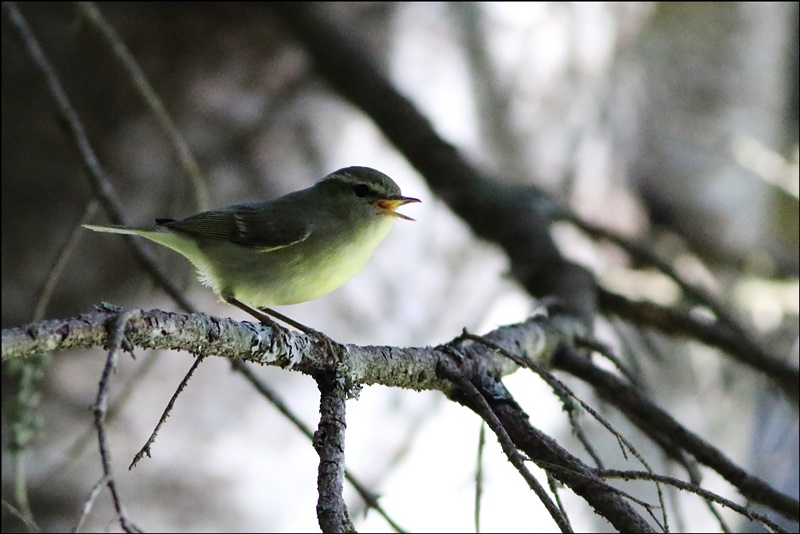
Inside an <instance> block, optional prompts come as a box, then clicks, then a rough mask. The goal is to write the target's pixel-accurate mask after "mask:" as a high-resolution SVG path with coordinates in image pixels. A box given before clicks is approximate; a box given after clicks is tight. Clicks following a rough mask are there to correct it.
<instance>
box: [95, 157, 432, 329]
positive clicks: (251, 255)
mask: <svg viewBox="0 0 800 534" xmlns="http://www.w3.org/2000/svg"><path fill="white" fill-rule="evenodd" d="M414 202H420V200H419V199H417V198H413V197H405V196H403V195H402V194H401V191H400V187H398V185H397V184H396V183H395V182H394V180H392V179H391V178H390V177H389V176H387V175H385V174H384V173H382V172H380V171H378V170H376V169H372V168H370V167H359V166H353V167H346V168H342V169H339V170H337V171H335V172H332V173H330V174H328V175H327V176H325V177H323V178H322V179H320V180H319V181H317V182H316V183H315V184H314V185H313V186H311V187H308V188H306V189H302V190H299V191H294V192H292V193H289V194H287V195H284V196H281V197H278V198H273V199H267V200H262V201H259V202H252V203H246V204H236V205H233V206H228V207H224V208H219V209H214V210H210V211H204V212H202V213H197V214H195V215H190V216H188V217H185V218H183V219H156V220H155V225H154V226H151V227H133V226H101V225H93V224H85V225H83V226H84V227H85V228H87V229H89V230H93V231H96V232H107V233H114V234H129V235H136V236H140V237H143V238H145V239H148V240H150V241H153V242H155V243H158V244H159V245H163V246H165V247H168V248H170V249H172V250H174V251H176V252H178V253H179V254H181V255H183V256H184V257H186V258H187V259H188V260H189V261H190V262H191V263H192V264H193V265H194V267H195V268H196V269H197V274H198V279H199V280H200V282H201V283H202V284H203V285H205V286H207V287H209V288H210V289H211V290H212V291H213V292H214V293H215V294H217V296H218V297H219V298H220V299H221V300H223V301H225V302H227V303H229V304H232V305H234V306H236V307H238V308H240V309H242V310H244V311H246V312H248V313H250V314H251V315H254V316H255V317H257V318H259V319H260V320H261V321H262V322H264V319H265V318H264V317H262V314H259V313H258V312H259V311H260V312H265V313H268V314H270V315H272V316H274V317H277V318H278V319H280V320H282V321H284V322H287V323H288V324H290V325H292V326H294V327H295V328H299V329H300V330H303V331H305V332H307V333H317V332H316V331H315V330H313V329H311V328H308V327H305V326H304V325H302V324H301V323H298V322H296V321H293V320H291V319H290V318H288V317H286V316H284V315H283V314H280V313H278V312H275V311H274V310H272V309H271V307H272V306H279V305H287V304H295V303H299V302H305V301H309V300H313V299H316V298H319V297H321V296H323V295H325V294H327V293H329V292H330V291H333V290H334V289H336V288H338V287H340V286H341V285H343V284H344V283H345V282H347V281H348V280H350V279H351V278H352V277H353V276H355V274H357V273H358V272H359V271H360V270H361V269H362V267H363V266H364V265H365V264H366V262H367V261H368V260H369V258H370V257H371V256H372V254H373V252H374V251H375V249H376V247H377V246H378V245H379V244H380V243H381V241H383V239H384V238H385V237H386V236H387V235H388V234H389V231H390V230H391V229H392V227H393V226H394V223H395V222H396V221H397V220H398V219H405V220H411V221H413V220H414V219H412V218H411V217H409V216H407V215H404V214H402V213H399V212H397V211H395V210H396V209H397V208H398V207H400V206H403V205H405V204H409V203H414ZM270 322H272V321H270Z"/></svg>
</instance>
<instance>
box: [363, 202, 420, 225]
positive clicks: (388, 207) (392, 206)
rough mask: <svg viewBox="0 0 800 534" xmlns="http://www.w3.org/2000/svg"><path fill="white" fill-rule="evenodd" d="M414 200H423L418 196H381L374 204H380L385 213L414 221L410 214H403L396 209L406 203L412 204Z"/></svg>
mask: <svg viewBox="0 0 800 534" xmlns="http://www.w3.org/2000/svg"><path fill="white" fill-rule="evenodd" d="M412 202H421V200H420V199H418V198H411V197H399V196H398V197H390V198H379V199H378V200H376V201H374V202H373V204H375V205H376V206H378V207H379V208H380V209H381V211H382V212H383V213H384V214H385V215H394V216H395V217H400V218H401V219H405V220H407V221H413V220H414V219H412V218H411V217H409V216H408V215H403V214H402V213H397V212H396V211H394V210H396V209H397V208H399V207H400V206H402V205H404V204H410V203H412Z"/></svg>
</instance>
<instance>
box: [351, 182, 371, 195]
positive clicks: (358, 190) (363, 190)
mask: <svg viewBox="0 0 800 534" xmlns="http://www.w3.org/2000/svg"><path fill="white" fill-rule="evenodd" d="M353 192H354V193H355V194H356V196H357V197H361V198H363V197H365V196H367V195H368V194H369V186H368V185H367V184H356V185H354V186H353Z"/></svg>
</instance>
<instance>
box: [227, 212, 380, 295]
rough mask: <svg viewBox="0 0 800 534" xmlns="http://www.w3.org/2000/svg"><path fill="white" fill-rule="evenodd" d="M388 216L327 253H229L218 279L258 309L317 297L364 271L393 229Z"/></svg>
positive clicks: (287, 250)
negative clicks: (377, 248)
mask: <svg viewBox="0 0 800 534" xmlns="http://www.w3.org/2000/svg"><path fill="white" fill-rule="evenodd" d="M387 219H388V220H387V221H386V222H385V223H384V222H383V221H381V222H382V223H383V224H378V225H375V227H373V228H371V229H370V231H368V232H365V233H364V234H362V235H361V236H359V239H355V240H350V241H347V242H344V243H339V244H338V245H336V246H332V245H331V244H330V243H328V245H327V246H326V247H325V251H324V252H315V253H311V254H298V251H296V250H292V249H293V248H294V247H291V246H290V247H286V248H284V249H277V250H272V251H266V252H260V253H255V254H253V251H252V249H251V250H250V251H248V252H249V253H248V254H241V255H239V257H236V258H230V257H228V258H227V260H228V261H226V262H225V264H220V263H218V264H217V265H216V271H217V273H218V278H219V279H220V280H221V282H222V285H223V286H227V288H228V289H227V290H228V291H230V292H231V293H232V294H233V295H234V296H235V297H236V298H237V299H239V300H241V301H242V302H244V303H246V304H248V305H250V306H254V307H256V308H263V307H269V306H275V305H285V304H296V303H298V302H305V301H308V300H313V299H316V298H318V297H321V296H322V295H325V294H326V293H329V292H331V291H333V290H334V289H336V288H338V287H339V286H341V285H343V284H344V283H345V282H347V281H348V280H350V279H351V278H352V277H353V276H355V275H356V274H357V273H358V271H360V270H361V268H362V267H363V266H364V264H365V263H366V262H367V260H369V258H370V257H371V256H372V253H373V252H374V250H375V248H376V247H377V246H378V244H379V243H380V242H381V241H382V240H383V238H384V237H386V235H387V234H388V232H389V230H390V229H391V226H392V223H393V222H394V221H392V220H391V219H389V218H388V217H387ZM304 244H306V245H310V243H304ZM311 248H313V247H311ZM215 263H217V262H215Z"/></svg>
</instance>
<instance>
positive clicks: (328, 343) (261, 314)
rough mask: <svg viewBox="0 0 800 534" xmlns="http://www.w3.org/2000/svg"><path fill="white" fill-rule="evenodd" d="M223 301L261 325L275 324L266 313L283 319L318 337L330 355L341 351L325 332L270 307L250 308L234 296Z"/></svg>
mask: <svg viewBox="0 0 800 534" xmlns="http://www.w3.org/2000/svg"><path fill="white" fill-rule="evenodd" d="M225 302H227V303H228V304H231V305H232V306H236V307H237V308H239V309H240V310H242V311H244V312H247V313H249V314H250V315H252V316H253V317H255V318H256V319H258V320H259V321H260V322H261V324H263V325H266V326H275V325H276V323H275V321H273V320H272V319H270V318H269V317H267V314H268V315H271V316H273V317H275V318H276V319H278V320H279V321H283V322H284V323H286V324H288V325H289V326H293V327H295V328H297V329H298V330H300V331H301V332H304V333H306V334H308V335H310V336H314V337H315V338H317V339H319V340H320V341H321V342H322V343H323V344H324V345H325V347H326V348H327V349H328V352H329V353H330V354H331V355H332V356H337V355H338V354H339V352H340V351H341V345H340V344H339V343H337V342H336V341H334V340H332V339H331V338H330V337H328V336H326V335H325V334H323V333H322V332H320V331H319V330H314V329H313V328H311V327H309V326H306V325H304V324H303V323H298V322H297V321H295V320H294V319H291V318H289V317H286V316H285V315H283V314H282V313H278V312H276V311H275V310H273V309H271V308H258V309H255V308H251V307H250V306H248V305H247V304H245V303H244V302H242V301H240V300H237V299H236V298H234V297H226V298H225Z"/></svg>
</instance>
